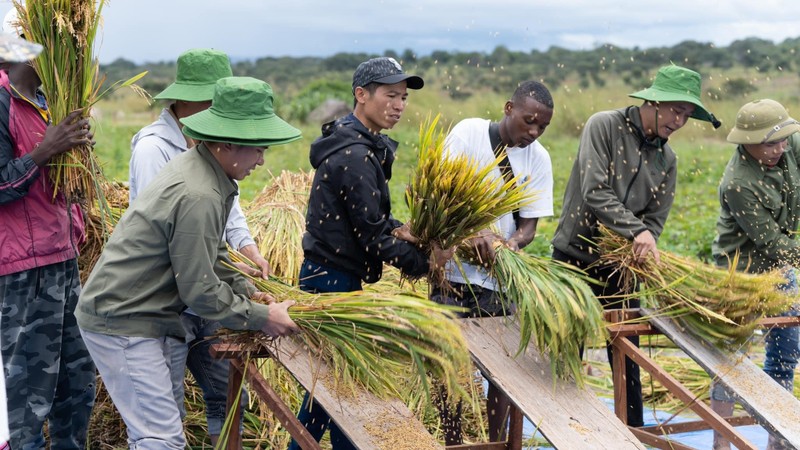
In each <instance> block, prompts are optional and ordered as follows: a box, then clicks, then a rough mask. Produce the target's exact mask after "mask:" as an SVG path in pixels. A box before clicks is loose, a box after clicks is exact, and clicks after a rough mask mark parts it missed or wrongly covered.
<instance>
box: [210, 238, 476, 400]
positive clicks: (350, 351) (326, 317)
mask: <svg viewBox="0 0 800 450" xmlns="http://www.w3.org/2000/svg"><path fill="white" fill-rule="evenodd" d="M232 255H233V258H232V259H234V260H238V261H244V262H247V261H246V259H245V258H244V257H242V256H241V255H235V254H232ZM231 268H232V269H233V270H237V269H236V268H234V267H232V266H231ZM239 273H242V272H241V271H239ZM242 275H244V274H243V273H242ZM244 276H246V275H244ZM247 278H248V279H250V281H252V282H253V283H254V284H255V285H256V287H257V288H258V289H259V290H260V291H263V292H267V293H269V294H272V295H273V296H274V297H275V300H276V301H284V300H294V301H296V302H297V303H296V304H295V305H294V306H292V307H291V308H289V316H290V317H291V318H292V320H294V321H295V323H296V324H297V325H298V326H299V327H300V329H301V331H302V332H301V334H300V336H299V339H300V340H301V341H302V342H303V343H304V344H305V346H306V347H307V348H308V349H309V351H310V352H311V353H312V354H314V355H316V356H318V357H320V358H321V359H322V360H323V361H325V362H326V363H328V364H329V365H330V366H331V367H332V370H333V373H336V374H337V375H339V377H338V379H337V382H338V383H341V386H342V387H344V388H348V387H353V386H356V385H361V386H363V387H365V388H367V389H368V390H369V391H371V392H372V393H374V394H375V395H377V396H379V397H389V396H394V397H397V396H399V395H400V392H399V391H398V388H399V386H400V385H401V383H400V382H399V381H398V380H397V377H398V376H399V374H403V379H404V382H411V383H415V384H416V383H419V385H420V386H422V387H423V389H424V392H426V393H429V392H430V386H429V383H428V375H431V376H434V377H436V378H437V379H439V380H442V383H444V384H445V385H446V386H447V387H448V389H449V390H451V392H454V393H459V394H463V389H462V388H461V387H460V386H459V378H458V377H459V374H461V373H466V372H467V371H468V370H469V367H470V357H469V353H468V352H467V347H466V343H465V341H464V339H463V337H462V335H461V330H460V328H459V326H458V324H457V323H456V321H454V320H452V319H453V317H454V316H453V314H454V311H455V310H457V308H453V307H450V306H445V305H439V304H437V303H434V302H431V301H430V300H428V299H427V298H425V297H422V296H420V295H417V294H413V293H409V292H407V293H402V294H401V293H393V294H388V295H387V294H381V293H377V292H364V291H355V292H342V293H325V294H311V293H308V292H304V291H301V290H300V289H298V288H296V287H293V286H289V285H287V284H284V283H281V282H279V281H276V280H269V281H268V280H264V279H262V278H253V277H249V276H248V277H247ZM222 335H223V336H225V337H226V339H228V340H230V341H232V342H236V343H240V344H243V345H244V346H245V347H246V348H247V347H249V348H253V349H257V348H260V347H262V346H268V345H270V343H271V339H269V338H268V337H267V336H266V335H264V334H263V333H261V332H258V331H256V332H250V331H244V332H242V331H231V330H226V331H224V332H222Z"/></svg>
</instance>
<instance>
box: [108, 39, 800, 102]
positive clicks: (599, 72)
mask: <svg viewBox="0 0 800 450" xmlns="http://www.w3.org/2000/svg"><path fill="white" fill-rule="evenodd" d="M798 52H800V37H797V38H789V39H786V40H784V41H783V42H780V43H777V44H776V43H773V42H772V41H770V40H766V39H761V38H755V37H751V38H746V39H741V40H737V41H734V42H732V43H731V44H730V45H728V46H725V47H716V46H715V45H713V44H711V43H708V42H698V41H693V40H686V41H683V42H681V43H678V44H676V45H673V46H671V47H655V48H647V49H642V48H638V47H634V48H623V47H617V46H615V45H612V44H603V45H598V46H596V47H595V48H593V49H591V50H569V49H566V48H562V47H555V46H554V47H550V48H549V49H547V50H546V51H540V50H531V51H529V52H523V51H512V50H509V49H508V48H506V47H504V46H498V47H496V48H495V49H494V50H493V51H492V52H490V53H487V52H461V51H459V52H447V51H442V50H437V51H433V52H432V53H431V54H429V55H424V56H420V55H417V54H415V53H414V52H413V51H412V50H410V49H406V50H404V51H402V52H400V53H398V52H396V51H393V50H387V51H385V52H384V53H383V55H378V54H369V53H337V54H335V55H332V56H328V57H261V58H255V59H252V60H242V61H234V62H233V64H232V66H233V73H234V74H235V75H240V76H251V77H255V78H259V79H262V80H266V81H267V82H269V83H270V84H272V85H273V86H275V87H276V88H279V89H280V90H281V92H286V93H287V94H288V96H289V97H291V98H292V101H293V102H294V101H295V100H296V96H298V95H300V96H303V95H309V94H310V93H311V91H314V92H315V94H314V95H315V97H319V96H320V95H326V94H325V93H324V92H323V93H322V94H320V92H319V91H320V90H322V91H325V92H327V91H330V95H329V96H331V97H339V98H343V99H345V100H346V99H347V98H348V97H349V95H350V92H349V90H350V88H349V86H350V77H351V75H352V72H353V70H354V68H355V67H356V66H357V65H358V64H359V63H360V62H362V61H364V60H366V59H368V58H371V57H375V56H391V57H394V58H395V59H397V60H398V61H400V62H401V63H402V64H403V65H404V68H405V69H406V70H407V71H409V72H412V71H413V72H415V73H419V74H421V75H423V76H424V77H425V78H426V81H427V80H430V81H432V82H434V83H435V85H436V86H441V87H442V89H443V90H445V91H446V92H447V93H448V94H449V95H450V96H451V97H452V98H454V99H459V98H465V97H469V96H470V95H472V94H474V93H475V92H479V91H481V90H485V89H492V90H495V91H496V92H500V93H506V92H509V91H511V90H513V89H514V88H515V86H516V83H517V82H518V81H519V80H524V79H531V78H537V79H540V80H542V81H543V82H544V83H546V84H548V85H549V86H558V85H559V84H560V83H561V82H562V81H564V80H565V79H566V78H567V77H571V76H575V77H577V79H578V83H579V85H580V87H582V88H588V87H590V86H592V85H596V86H601V87H602V86H603V85H604V84H605V83H606V81H607V80H608V79H610V77H614V78H618V79H621V80H623V82H625V83H626V84H628V85H630V86H631V87H632V88H640V87H642V86H646V85H648V84H649V80H648V77H650V76H651V74H652V73H654V72H655V70H656V69H657V68H658V67H660V66H662V65H664V64H669V63H670V62H674V63H676V64H681V65H684V66H687V67H690V68H693V69H695V70H699V71H701V72H702V71H703V70H707V69H709V68H717V69H729V68H732V67H737V66H740V67H745V68H751V69H755V70H756V71H758V72H764V73H770V72H786V71H788V72H791V73H795V74H798V73H800V62H798V61H797V54H798ZM142 70H148V71H149V73H148V75H147V76H146V77H145V78H144V79H143V80H142V81H141V82H140V83H139V84H140V85H141V86H142V87H143V88H144V89H146V90H147V91H148V92H151V93H153V92H159V91H160V90H162V89H163V88H164V87H166V86H167V85H168V84H169V83H171V82H172V81H173V80H174V76H175V62H174V61H163V62H155V63H145V64H135V63H133V62H131V61H128V60H125V59H117V60H116V61H114V62H112V63H110V64H106V65H102V66H101V71H102V72H104V73H105V74H106V75H107V80H119V79H127V78H128V77H130V76H132V75H133V74H135V73H138V72H140V71H142ZM434 83H431V84H434ZM738 84H739V85H740V86H737V82H736V80H733V83H732V84H731V86H730V88H731V89H737V88H738V89H747V86H746V83H744V85H741V84H742V83H741V82H739V83H738ZM740 93H741V92H740Z"/></svg>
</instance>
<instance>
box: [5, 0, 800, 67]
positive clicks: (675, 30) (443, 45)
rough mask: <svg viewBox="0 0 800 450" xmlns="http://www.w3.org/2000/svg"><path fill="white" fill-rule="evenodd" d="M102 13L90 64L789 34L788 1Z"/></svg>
mask: <svg viewBox="0 0 800 450" xmlns="http://www.w3.org/2000/svg"><path fill="white" fill-rule="evenodd" d="M0 7H1V8H2V12H5V11H7V10H8V9H10V8H11V5H10V3H9V1H8V0H0ZM103 15H104V19H105V21H104V27H103V29H102V43H101V46H100V48H99V55H100V61H101V62H102V63H108V62H111V61H113V60H115V59H116V58H119V57H122V58H126V59H129V60H132V61H135V62H145V61H162V60H174V59H175V58H176V57H177V56H178V54H180V53H181V52H183V51H184V50H186V49H189V48H193V47H211V48H217V49H219V50H223V51H225V52H226V53H228V54H229V55H231V57H232V58H235V59H238V58H257V57H261V56H285V55H290V56H308V55H310V56H329V55H332V54H334V53H337V52H368V53H382V52H383V51H384V50H387V49H390V50H395V51H397V52H398V53H399V52H402V51H403V50H405V49H407V48H408V49H412V50H413V51H414V52H415V53H417V54H420V55H426V54H429V53H430V52H431V51H433V50H448V51H450V50H464V51H471V50H476V51H487V52H488V51H491V50H492V49H494V48H495V47H496V46H498V45H505V46H506V47H508V48H509V49H511V50H522V51H530V50H531V49H534V48H535V49H539V50H546V49H547V48H548V47H550V46H552V45H558V46H562V47H566V48H569V49H590V48H593V47H595V46H596V45H598V44H602V43H612V44H615V45H618V46H622V47H628V48H632V47H634V46H638V47H640V48H647V47H653V46H662V45H663V46H671V45H674V44H677V43H678V42H681V41H683V40H687V39H692V40H696V41H700V42H712V43H714V44H716V45H719V46H724V45H728V44H730V43H731V42H732V41H734V40H736V39H742V38H745V37H749V36H757V37H761V38H764V39H769V40H772V41H773V42H780V41H782V40H784V39H785V38H787V37H796V36H800V14H797V7H796V0H791V1H790V0H720V1H716V0H708V1H705V0H693V1H691V0H636V1H630V0H606V1H603V0H594V1H585V0H549V1H543V0H430V1H420V0H407V1H402V2H401V1H394V0H343V1H338V2H337V1H330V0H328V1H322V0H281V1H271V0H216V1H209V0H159V1H156V0H110V1H108V3H107V5H106V6H105V9H104V13H103Z"/></svg>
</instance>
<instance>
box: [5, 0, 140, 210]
mask: <svg viewBox="0 0 800 450" xmlns="http://www.w3.org/2000/svg"><path fill="white" fill-rule="evenodd" d="M103 3H104V2H102V1H98V0H28V1H26V2H25V3H24V4H23V3H22V2H19V1H16V0H15V1H14V6H15V7H16V9H17V13H18V16H19V26H20V27H21V30H22V33H23V34H24V35H25V37H26V39H28V40H30V41H32V42H36V43H38V44H41V45H42V46H43V47H44V49H43V50H42V53H41V54H40V55H39V57H38V58H36V59H34V60H33V61H32V63H33V67H34V68H35V69H36V72H37V74H38V75H39V78H40V79H41V81H42V86H41V87H42V91H43V92H44V94H45V97H46V98H47V100H48V102H49V103H48V110H49V112H50V116H51V119H52V122H53V123H54V124H57V123H59V122H61V121H62V120H63V119H64V118H65V117H67V115H69V113H70V112H72V111H75V110H79V109H80V110H83V116H84V117H87V116H88V115H89V109H90V107H91V106H92V105H93V104H94V103H95V102H97V101H98V100H99V99H100V98H101V97H102V96H103V95H105V94H106V93H107V92H109V91H110V90H112V89H115V88H117V87H121V86H130V85H133V83H135V82H136V81H137V80H138V79H139V78H141V77H142V76H144V75H145V73H146V72H142V73H140V74H138V75H136V76H135V77H132V78H131V79H129V80H127V81H124V82H118V83H114V85H112V86H111V87H110V88H108V89H106V90H105V91H103V92H102V93H101V92H100V89H101V86H102V84H103V82H104V81H105V77H101V76H100V72H99V62H98V60H97V58H96V57H95V56H94V44H95V39H96V37H97V29H98V26H99V25H100V21H101V16H100V13H101V11H102V8H103ZM50 166H51V170H50V172H49V174H50V178H51V180H52V181H53V184H54V186H55V192H54V193H56V194H57V193H58V192H63V193H64V195H65V196H66V197H67V198H68V199H69V200H70V201H73V202H81V203H83V204H91V202H92V200H93V199H95V198H96V196H97V194H98V193H99V192H98V191H99V190H100V187H99V185H98V181H97V179H98V178H99V176H100V173H101V170H100V165H99V164H98V161H97V158H96V157H95V155H94V152H93V151H92V148H91V146H90V145H85V146H81V147H76V148H74V149H73V150H71V151H69V152H66V153H62V154H60V155H58V156H56V157H55V158H53V160H52V161H51V162H50Z"/></svg>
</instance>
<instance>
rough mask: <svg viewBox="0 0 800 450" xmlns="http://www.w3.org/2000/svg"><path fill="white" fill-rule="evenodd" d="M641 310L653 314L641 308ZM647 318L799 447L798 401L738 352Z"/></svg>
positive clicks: (759, 417) (758, 416) (761, 419)
mask: <svg viewBox="0 0 800 450" xmlns="http://www.w3.org/2000/svg"><path fill="white" fill-rule="evenodd" d="M643 313H644V314H648V315H653V313H652V312H651V311H646V310H643ZM650 322H651V323H652V324H653V325H654V326H656V327H657V328H658V329H660V330H661V332H662V333H664V334H665V335H666V336H667V337H669V338H670V339H671V340H672V341H673V342H675V344H676V345H677V346H678V347H679V348H680V349H681V350H683V351H684V352H685V353H686V354H687V355H689V357H691V358H692V359H693V360H695V361H696V362H697V364H699V365H700V366H701V367H702V368H703V369H705V370H706V371H707V372H708V373H709V375H711V377H712V378H713V377H716V378H717V379H718V381H719V382H721V383H722V384H724V385H725V386H727V387H728V388H729V389H731V390H732V391H733V392H735V393H736V395H737V396H738V397H739V403H740V404H741V405H742V407H743V408H744V409H745V410H746V411H747V412H748V413H750V415H751V416H753V417H754V418H755V419H756V420H757V421H758V423H759V424H761V425H762V426H763V427H765V428H767V429H769V430H772V431H773V432H774V433H775V434H777V435H778V436H781V437H783V438H784V439H786V440H787V441H789V443H791V444H792V445H793V446H794V448H800V401H798V400H797V399H796V398H795V397H794V395H792V394H791V393H790V392H789V391H787V390H785V389H783V388H782V387H781V386H780V385H778V383H776V382H775V381H774V380H773V379H772V378H770V377H769V375H767V374H766V373H764V371H763V370H761V368H760V367H758V366H757V365H755V364H754V363H753V362H752V361H750V360H749V359H748V358H747V356H746V355H744V354H742V353H741V352H736V353H729V352H725V351H722V350H720V349H718V348H716V347H714V346H712V345H711V344H708V343H706V342H704V341H701V340H699V339H697V338H696V337H695V336H694V335H692V334H690V333H688V332H685V331H683V330H682V329H681V328H680V326H679V325H678V324H677V323H676V322H675V321H673V320H671V319H667V318H665V317H653V318H651V319H650Z"/></svg>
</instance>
